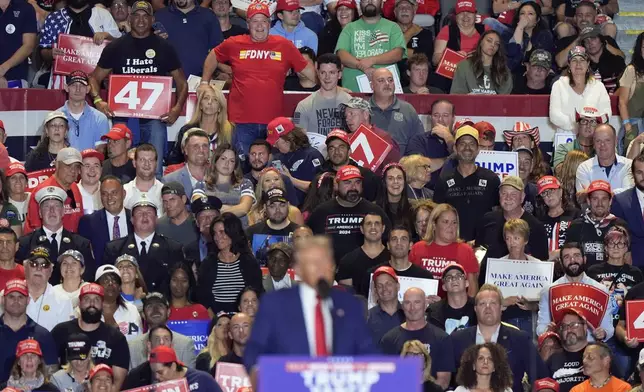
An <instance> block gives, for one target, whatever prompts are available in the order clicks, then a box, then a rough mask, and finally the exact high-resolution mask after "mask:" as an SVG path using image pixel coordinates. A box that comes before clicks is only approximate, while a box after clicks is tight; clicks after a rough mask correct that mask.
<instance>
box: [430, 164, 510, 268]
mask: <svg viewBox="0 0 644 392" xmlns="http://www.w3.org/2000/svg"><path fill="white" fill-rule="evenodd" d="M500 185H501V181H500V180H499V177H498V176H497V175H496V174H495V173H494V172H492V171H491V170H489V169H485V168H482V167H479V168H477V169H476V171H475V172H474V173H472V174H471V175H469V176H467V177H465V178H463V176H462V175H461V173H460V172H459V171H458V170H457V169H452V170H442V171H441V175H440V179H439V180H438V182H437V183H436V186H435V187H434V202H435V203H437V204H438V203H448V204H450V205H452V206H453V207H454V208H456V210H457V211H458V216H460V217H461V219H459V222H460V227H459V229H460V231H459V232H460V236H461V238H462V239H463V240H465V241H471V240H473V239H474V238H475V231H476V225H477V223H478V222H479V221H480V220H481V218H483V215H484V214H485V213H486V212H488V211H490V210H492V207H494V206H497V205H499V186H500ZM501 256H503V255H501Z"/></svg>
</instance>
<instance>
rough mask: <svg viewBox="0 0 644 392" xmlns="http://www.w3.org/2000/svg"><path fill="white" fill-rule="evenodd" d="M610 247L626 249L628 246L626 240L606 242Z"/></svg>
mask: <svg viewBox="0 0 644 392" xmlns="http://www.w3.org/2000/svg"><path fill="white" fill-rule="evenodd" d="M606 246H608V247H609V248H617V249H624V248H625V247H626V242H613V241H610V242H609V243H608V244H606Z"/></svg>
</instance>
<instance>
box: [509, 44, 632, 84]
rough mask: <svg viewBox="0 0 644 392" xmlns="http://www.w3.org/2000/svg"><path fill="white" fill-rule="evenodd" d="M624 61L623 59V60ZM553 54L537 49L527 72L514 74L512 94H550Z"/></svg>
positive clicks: (527, 67)
mask: <svg viewBox="0 0 644 392" xmlns="http://www.w3.org/2000/svg"><path fill="white" fill-rule="evenodd" d="M622 61H623V60H622ZM551 69H552V55H551V54H550V52H548V51H547V50H543V49H536V50H534V51H533V52H532V54H531V55H530V59H529V61H528V62H527V63H526V73H525V74H523V75H522V74H519V73H515V74H514V83H512V94H529V95H550V91H551V90H552V78H549V75H550V70H551Z"/></svg>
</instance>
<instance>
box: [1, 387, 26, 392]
mask: <svg viewBox="0 0 644 392" xmlns="http://www.w3.org/2000/svg"><path fill="white" fill-rule="evenodd" d="M2 392H22V390H21V389H18V388H14V387H6V388H5V389H3V390H2Z"/></svg>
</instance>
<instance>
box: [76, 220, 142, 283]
mask: <svg viewBox="0 0 644 392" xmlns="http://www.w3.org/2000/svg"><path fill="white" fill-rule="evenodd" d="M106 213H107V212H106V211H105V208H102V209H100V210H97V211H94V212H93V213H91V214H89V215H84V216H82V217H81V218H80V221H79V222H78V234H80V235H81V236H83V237H85V238H87V239H88V240H89V242H91V243H92V251H93V252H94V259H95V260H96V267H97V268H98V267H100V266H101V265H103V253H104V252H105V245H106V244H107V243H108V242H110V232H109V229H108V228H107V216H106V215H105V214H106ZM125 220H126V221H127V232H128V233H134V228H133V227H132V215H131V214H130V210H128V209H126V210H125ZM119 223H120V222H119ZM121 227H122V226H121ZM123 234H125V233H123ZM92 280H93V279H92Z"/></svg>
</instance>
